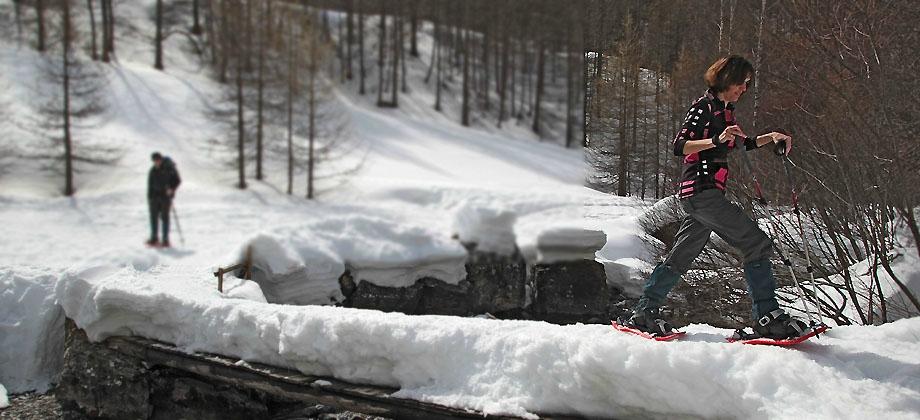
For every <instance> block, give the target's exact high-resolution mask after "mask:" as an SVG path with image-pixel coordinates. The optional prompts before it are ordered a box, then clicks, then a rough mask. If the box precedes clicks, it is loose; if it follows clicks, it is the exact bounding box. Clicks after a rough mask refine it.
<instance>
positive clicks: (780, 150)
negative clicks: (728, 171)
mask: <svg viewBox="0 0 920 420" xmlns="http://www.w3.org/2000/svg"><path fill="white" fill-rule="evenodd" d="M774 153H776V154H777V155H778V156H780V157H782V159H783V172H784V173H785V174H786V180H787V181H788V182H789V190H790V191H791V193H792V212H793V213H795V219H796V222H797V224H798V228H799V236H800V237H801V238H802V241H803V244H802V246H803V247H804V248H805V264H806V266H805V271H806V272H808V275H809V279H810V280H811V293H812V295H813V296H815V297H816V298H817V296H818V286H817V285H816V284H815V270H814V267H813V266H812V264H811V251H810V246H809V245H808V239H807V238H806V237H805V225H804V224H803V223H802V214H801V211H799V195H798V193H796V191H795V179H794V178H793V177H792V171H790V170H789V156H788V155H787V153H786V142H785V141H780V142H778V143H776V148H775V150H774ZM816 312H817V315H818V322H820V323H822V324H823V323H824V319H823V317H822V316H821V311H820V310H817V311H816ZM809 321H811V320H810V319H809Z"/></svg>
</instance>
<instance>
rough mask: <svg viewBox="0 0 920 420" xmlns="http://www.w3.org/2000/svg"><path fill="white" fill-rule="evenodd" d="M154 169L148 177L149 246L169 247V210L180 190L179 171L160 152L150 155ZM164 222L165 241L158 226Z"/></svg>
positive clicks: (151, 169) (173, 163)
mask: <svg viewBox="0 0 920 420" xmlns="http://www.w3.org/2000/svg"><path fill="white" fill-rule="evenodd" d="M150 158H151V159H152V160H153V167H152V168H150V174H149V175H148V176H147V204H148V205H149V206H150V239H149V240H148V241H147V245H150V246H163V247H168V246H169V208H170V207H172V199H173V197H174V196H175V195H176V188H179V183H181V182H182V180H181V179H179V171H178V170H176V164H175V162H173V161H172V159H170V158H169V157H164V156H163V155H161V154H160V153H159V152H154V153H153V154H152V155H150ZM160 221H162V222H163V241H162V242H160V241H159V240H158V236H157V231H158V229H157V224H158V222H160Z"/></svg>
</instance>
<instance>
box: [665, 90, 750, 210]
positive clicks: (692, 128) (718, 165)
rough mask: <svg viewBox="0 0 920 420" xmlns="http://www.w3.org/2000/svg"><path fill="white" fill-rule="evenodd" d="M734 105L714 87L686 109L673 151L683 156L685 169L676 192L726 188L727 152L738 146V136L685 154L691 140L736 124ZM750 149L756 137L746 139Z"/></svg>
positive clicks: (714, 134) (683, 195)
mask: <svg viewBox="0 0 920 420" xmlns="http://www.w3.org/2000/svg"><path fill="white" fill-rule="evenodd" d="M734 110H735V106H734V104H732V103H728V104H726V103H725V102H722V100H720V99H719V98H718V97H717V96H716V95H715V94H713V92H712V91H711V90H708V91H706V94H705V95H703V96H702V97H701V98H699V99H697V100H696V102H694V103H693V105H692V106H691V107H690V111H688V112H687V118H686V119H685V120H684V124H683V126H681V129H680V132H679V133H677V136H676V137H674V141H673V146H674V155H675V156H684V170H683V174H682V175H681V177H680V183H679V184H678V188H677V196H678V197H680V198H682V199H683V198H688V197H691V196H693V195H694V194H696V193H698V192H700V191H703V190H708V189H712V188H718V189H720V190H722V191H723V192H724V191H725V183H726V182H728V153H729V152H730V151H732V150H734V149H735V147H737V146H739V145H738V144H736V141H735V140H731V141H728V142H726V143H719V144H718V145H717V146H716V147H715V148H712V149H707V150H703V151H701V152H697V153H691V154H689V155H684V144H686V143H687V141H688V140H701V139H708V138H712V137H717V136H719V135H720V134H722V132H723V131H725V128H726V127H728V126H730V125H735V124H737V122H736V121H735V113H734ZM744 146H745V147H746V148H747V150H751V149H756V148H757V142H756V141H754V140H746V141H744Z"/></svg>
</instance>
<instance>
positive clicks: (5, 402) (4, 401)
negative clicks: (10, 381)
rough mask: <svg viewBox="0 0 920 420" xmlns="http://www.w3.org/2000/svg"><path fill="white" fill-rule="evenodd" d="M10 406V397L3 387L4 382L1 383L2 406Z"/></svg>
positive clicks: (0, 403) (0, 405)
mask: <svg viewBox="0 0 920 420" xmlns="http://www.w3.org/2000/svg"><path fill="white" fill-rule="evenodd" d="M9 406H10V399H9V397H7V396H6V388H4V387H3V384H0V408H7V407H9Z"/></svg>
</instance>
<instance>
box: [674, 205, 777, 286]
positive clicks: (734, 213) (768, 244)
mask: <svg viewBox="0 0 920 420" xmlns="http://www.w3.org/2000/svg"><path fill="white" fill-rule="evenodd" d="M681 206H682V207H683V208H684V211H686V212H687V216H685V217H684V220H683V222H682V223H681V225H680V230H678V231H677V239H676V240H675V242H674V248H673V249H671V252H670V253H669V254H668V256H667V258H666V259H665V261H664V264H665V265H666V266H669V267H670V268H671V270H672V271H674V272H675V273H678V274H684V273H686V272H687V270H689V269H690V264H691V263H693V260H695V259H696V257H697V256H699V255H700V252H703V247H705V246H706V243H707V242H709V235H710V234H712V232H715V233H716V235H719V237H720V238H722V239H723V240H724V241H725V242H727V243H728V244H729V245H731V246H732V247H734V248H736V249H737V250H739V251H741V254H742V255H743V257H744V263H745V264H747V263H751V262H755V261H761V260H767V259H770V257H771V256H773V241H772V240H771V239H770V237H769V236H767V234H766V233H764V232H763V231H762V230H760V227H759V226H757V223H755V222H754V221H753V220H751V218H750V217H748V216H747V215H746V214H744V212H742V211H741V208H740V207H738V206H736V205H735V204H732V202H730V201H728V199H726V198H725V195H723V194H722V192H721V191H720V190H718V189H709V190H704V191H702V192H700V193H697V194H695V195H693V196H692V197H690V198H685V199H683V200H681Z"/></svg>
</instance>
